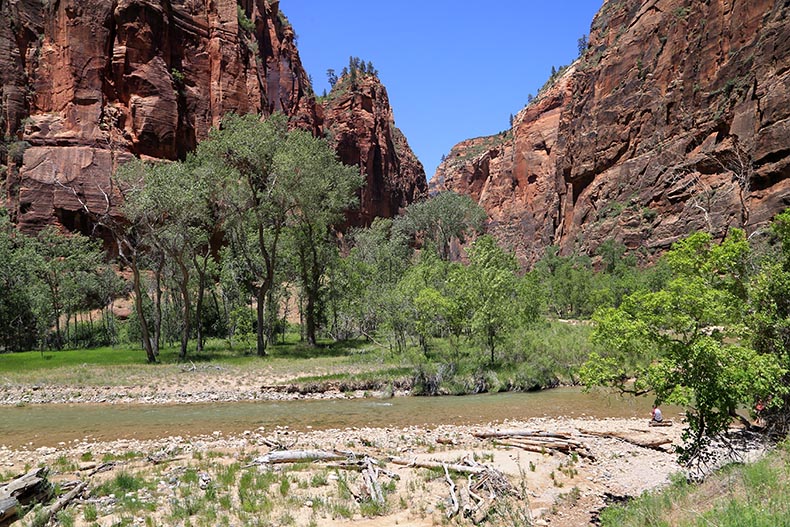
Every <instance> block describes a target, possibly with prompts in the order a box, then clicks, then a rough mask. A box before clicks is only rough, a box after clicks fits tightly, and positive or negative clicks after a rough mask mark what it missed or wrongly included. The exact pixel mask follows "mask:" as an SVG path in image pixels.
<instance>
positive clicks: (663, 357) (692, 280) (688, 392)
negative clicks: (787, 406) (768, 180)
mask: <svg viewBox="0 0 790 527" xmlns="http://www.w3.org/2000/svg"><path fill="white" fill-rule="evenodd" d="M748 256H749V245H748V242H747V240H746V238H745V236H744V233H743V232H742V231H739V230H732V231H731V232H730V234H729V235H728V236H727V238H726V239H725V240H724V241H722V242H721V243H718V244H717V243H715V242H714V241H713V239H712V237H711V236H710V235H709V234H707V233H696V234H693V235H691V236H689V237H688V238H686V239H685V240H682V241H680V242H678V243H676V244H675V245H674V246H673V248H672V250H671V251H669V252H668V253H667V254H666V255H665V260H666V262H667V264H668V265H669V267H670V268H671V270H672V279H671V280H669V281H668V282H667V283H666V285H665V286H664V287H663V288H662V289H661V290H659V291H646V290H642V291H638V292H636V293H634V294H632V295H630V296H628V297H627V298H626V299H625V300H624V301H623V303H622V304H621V305H620V306H619V307H618V308H609V309H603V310H600V311H599V312H597V313H596V315H595V317H594V320H595V323H596V327H595V331H594V335H593V338H594V340H595V341H596V342H597V343H598V344H599V345H600V346H601V347H602V348H603V349H604V350H605V352H604V354H603V355H598V354H593V355H592V356H591V359H590V361H588V363H587V364H586V365H585V366H584V368H583V370H582V378H583V381H584V383H585V384H587V385H608V386H617V387H618V388H620V389H621V390H629V391H632V392H636V393H649V392H652V393H653V394H654V396H655V402H656V404H661V403H665V402H666V403H672V404H678V405H681V406H683V407H685V408H686V420H687V425H688V426H687V429H686V430H685V432H684V445H683V447H682V448H681V450H680V454H681V459H682V460H684V461H692V460H704V459H705V455H706V452H707V447H708V446H709V444H710V442H711V440H713V439H714V438H718V437H722V434H723V432H725V431H726V429H727V427H728V425H729V423H730V421H731V420H732V418H733V416H734V415H735V411H736V409H737V408H738V407H739V406H740V405H744V404H751V403H752V402H753V400H754V398H755V397H756V396H759V395H761V394H765V393H776V392H777V390H779V391H782V388H781V386H780V383H779V380H780V379H781V377H782V375H783V374H784V371H785V370H784V368H783V367H782V365H781V364H780V363H779V361H777V360H776V357H775V356H773V355H767V354H760V353H758V352H756V351H755V350H754V349H753V348H752V347H750V346H748V342H747V341H745V340H744V339H743V338H742V337H744V336H745V326H744V321H745V316H746V310H745V309H744V308H745V306H746V288H745V284H746V282H747V276H746V275H745V270H746V262H747V258H748ZM634 357H638V358H639V359H640V362H641V366H639V367H637V368H636V372H635V379H636V380H635V382H634V383H633V385H630V384H629V381H628V379H629V377H630V375H629V374H630V373H632V372H629V371H626V369H625V367H624V364H626V363H627V362H629V361H633V360H634Z"/></svg>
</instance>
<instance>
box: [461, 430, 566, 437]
mask: <svg viewBox="0 0 790 527" xmlns="http://www.w3.org/2000/svg"><path fill="white" fill-rule="evenodd" d="M472 435H473V436H474V437H476V438H478V439H492V438H497V437H535V438H541V437H545V438H553V439H572V438H573V436H572V435H571V434H564V433H560V432H541V431H536V430H489V431H486V432H474V433H472Z"/></svg>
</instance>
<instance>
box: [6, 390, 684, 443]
mask: <svg viewBox="0 0 790 527" xmlns="http://www.w3.org/2000/svg"><path fill="white" fill-rule="evenodd" d="M650 402H651V400H650V399H648V398H639V399H634V398H633V397H619V396H616V395H604V394H596V393H584V392H582V391H581V390H579V389H578V388H557V389H553V390H546V391H541V392H531V393H500V394H485V395H467V396H463V397H395V398H391V399H370V398H369V399H348V400H343V399H340V400H337V399H335V400H299V401H284V402H278V401H258V402H229V403H195V404H178V405H144V404H136V405H107V404H103V405H94V404H74V405H68V404H50V405H30V406H24V407H2V408H0V444H2V445H6V446H8V447H11V448H17V447H20V446H25V445H26V446H28V447H32V448H36V447H40V446H56V445H57V444H58V443H59V442H69V441H72V440H96V441H110V440H115V439H141V440H144V439H155V438H160V437H167V436H174V435H180V436H190V435H201V434H211V433H212V432H214V431H220V432H222V433H223V434H237V433H241V432H243V431H245V430H254V429H256V428H259V427H265V428H266V429H273V428H275V427H278V426H281V427H284V426H287V427H289V428H290V429H291V430H295V431H300V430H308V429H329V428H352V427H381V428H386V427H392V428H402V427H407V426H431V425H439V424H455V425H482V424H487V423H492V422H502V421H505V420H507V419H517V420H524V419H529V418H533V417H560V416H565V417H594V418H607V417H644V418H645V419H648V418H649V416H650ZM667 410H668V411H667ZM667 410H665V415H667V416H668V417H670V418H673V417H676V415H677V409H667Z"/></svg>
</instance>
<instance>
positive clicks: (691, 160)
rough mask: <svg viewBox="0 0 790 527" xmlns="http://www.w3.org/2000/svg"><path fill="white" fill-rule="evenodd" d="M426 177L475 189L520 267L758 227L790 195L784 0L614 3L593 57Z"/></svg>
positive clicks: (654, 248)
mask: <svg viewBox="0 0 790 527" xmlns="http://www.w3.org/2000/svg"><path fill="white" fill-rule="evenodd" d="M431 185H432V188H433V190H434V191H437V190H442V189H449V190H454V191H457V192H464V193H468V194H470V195H471V196H472V197H473V198H474V199H476V200H477V201H478V202H479V203H480V204H481V205H482V206H483V207H485V209H486V210H487V211H488V213H489V217H490V227H491V231H492V232H493V233H495V234H496V235H497V236H498V237H499V238H500V239H501V240H502V241H503V242H504V243H506V244H507V245H509V246H511V247H512V248H514V249H515V250H516V252H517V254H518V255H519V257H520V258H521V259H522V260H523V261H524V262H526V263H530V262H534V261H535V260H536V259H537V258H539V257H540V256H541V255H542V254H543V253H544V251H545V248H546V247H547V246H549V245H557V246H559V247H560V248H561V250H562V252H563V253H565V254H569V253H571V252H574V251H579V252H587V253H592V252H594V250H595V249H596V248H597V247H598V246H599V245H600V244H601V243H602V242H603V241H604V240H606V239H609V238H614V239H616V240H618V241H621V242H623V243H625V244H626V245H627V246H628V247H629V248H631V249H633V250H638V251H640V252H641V253H642V254H643V255H644V256H645V257H646V258H650V257H651V255H653V254H656V253H659V252H661V251H663V250H665V249H667V248H668V247H669V246H670V245H671V244H672V242H674V241H675V240H677V239H679V238H680V237H683V236H685V235H687V234H689V233H690V232H692V231H695V230H703V229H704V230H709V231H711V232H713V233H714V234H715V235H717V236H722V235H724V234H725V233H726V231H727V229H729V228H732V227H745V228H746V229H747V230H748V231H750V232H753V231H755V230H756V229H759V228H760V227H761V226H763V225H765V224H766V222H768V221H769V220H770V219H771V217H772V216H773V215H774V214H775V213H777V212H779V211H781V210H783V209H784V208H785V207H788V206H790V2H787V1H785V0H751V1H749V2H737V1H732V0H707V1H704V2H703V1H697V0H607V1H606V2H605V3H604V4H603V6H602V8H601V10H600V11H599V13H598V14H597V15H596V17H595V19H594V21H593V24H592V28H591V30H590V36H589V47H588V48H587V50H586V51H585V52H584V53H583V55H582V56H581V57H580V58H579V59H578V60H577V61H575V62H574V63H573V64H572V65H571V66H570V67H569V68H567V69H565V70H564V71H562V72H561V73H560V74H559V75H558V76H557V77H556V78H555V79H553V81H552V82H550V83H549V86H547V87H546V88H544V89H543V90H542V91H541V93H540V94H539V95H538V97H537V98H536V99H535V100H534V101H532V102H531V104H529V105H528V106H527V107H526V108H525V109H523V110H522V111H521V112H519V113H518V114H517V115H516V116H515V119H514V125H513V128H512V129H511V130H509V131H508V132H506V133H504V134H500V135H497V136H492V137H487V138H478V139H473V140H469V141H464V142H462V143H460V144H458V145H456V146H455V147H454V148H453V150H452V151H451V152H450V155H449V156H447V159H446V160H445V161H444V162H443V164H442V165H441V166H440V167H439V169H438V170H437V173H436V176H435V177H434V178H433V179H432V181H431Z"/></svg>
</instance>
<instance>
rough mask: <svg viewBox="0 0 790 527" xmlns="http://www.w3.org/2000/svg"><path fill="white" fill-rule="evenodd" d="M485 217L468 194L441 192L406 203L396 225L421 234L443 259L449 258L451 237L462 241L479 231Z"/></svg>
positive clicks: (409, 231) (483, 212)
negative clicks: (424, 198) (406, 205)
mask: <svg viewBox="0 0 790 527" xmlns="http://www.w3.org/2000/svg"><path fill="white" fill-rule="evenodd" d="M485 219H486V213H485V211H484V210H483V209H482V207H480V206H479V205H478V204H477V203H475V202H474V201H472V198H470V197H469V196H466V195H462V194H456V193H455V192H441V193H439V194H437V195H436V196H433V197H432V198H429V199H427V200H425V201H419V202H417V203H412V204H411V205H409V206H408V207H406V211H405V214H404V215H403V216H402V217H401V218H400V219H399V220H398V227H399V228H400V229H403V230H404V231H405V232H407V233H409V234H411V235H418V234H419V235H421V236H422V237H423V239H424V240H425V242H426V243H427V242H431V243H433V246H434V248H435V250H436V251H438V253H439V256H440V257H441V258H442V259H443V260H449V259H450V258H451V256H452V254H451V245H452V243H453V241H455V240H457V241H459V242H461V243H463V242H464V241H465V240H466V238H467V237H469V236H471V235H473V234H475V233H477V232H480V231H481V230H482V228H483V223H484V221H485Z"/></svg>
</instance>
